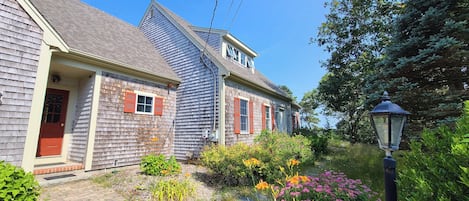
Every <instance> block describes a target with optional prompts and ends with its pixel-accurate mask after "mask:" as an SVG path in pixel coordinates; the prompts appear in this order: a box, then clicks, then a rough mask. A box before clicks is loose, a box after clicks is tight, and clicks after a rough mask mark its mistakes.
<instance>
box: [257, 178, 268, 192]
mask: <svg viewBox="0 0 469 201" xmlns="http://www.w3.org/2000/svg"><path fill="white" fill-rule="evenodd" d="M269 186H270V185H269V184H268V183H267V182H265V181H262V180H261V181H260V182H259V183H258V184H257V185H256V189H257V190H265V189H268V188H269Z"/></svg>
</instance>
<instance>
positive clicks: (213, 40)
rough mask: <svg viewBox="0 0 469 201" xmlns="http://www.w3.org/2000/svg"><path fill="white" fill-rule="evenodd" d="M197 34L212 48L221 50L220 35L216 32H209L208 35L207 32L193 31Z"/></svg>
mask: <svg viewBox="0 0 469 201" xmlns="http://www.w3.org/2000/svg"><path fill="white" fill-rule="evenodd" d="M194 32H195V33H196V34H197V35H199V37H200V38H202V39H203V40H204V41H207V38H208V41H207V44H208V45H210V46H212V48H213V49H214V50H215V51H217V52H221V35H220V34H217V33H213V32H212V33H210V37H208V36H209V34H208V32H203V31H194Z"/></svg>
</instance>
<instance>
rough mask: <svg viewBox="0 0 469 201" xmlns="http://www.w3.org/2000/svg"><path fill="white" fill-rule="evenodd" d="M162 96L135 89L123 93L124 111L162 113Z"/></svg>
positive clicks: (160, 114) (149, 113)
mask: <svg viewBox="0 0 469 201" xmlns="http://www.w3.org/2000/svg"><path fill="white" fill-rule="evenodd" d="M163 103H164V98H163V97H158V96H156V95H155V94H149V93H144V92H137V91H127V92H125V93H124V112H125V113H135V114H148V115H156V116H162V115H163V108H164V104H163Z"/></svg>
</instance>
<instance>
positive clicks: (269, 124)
mask: <svg viewBox="0 0 469 201" xmlns="http://www.w3.org/2000/svg"><path fill="white" fill-rule="evenodd" d="M264 107H265V129H268V130H272V118H271V116H270V115H271V114H270V113H271V111H270V107H269V106H267V105H265V106H264Z"/></svg>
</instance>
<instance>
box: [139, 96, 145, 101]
mask: <svg viewBox="0 0 469 201" xmlns="http://www.w3.org/2000/svg"><path fill="white" fill-rule="evenodd" d="M137 103H145V96H138V98H137Z"/></svg>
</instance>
